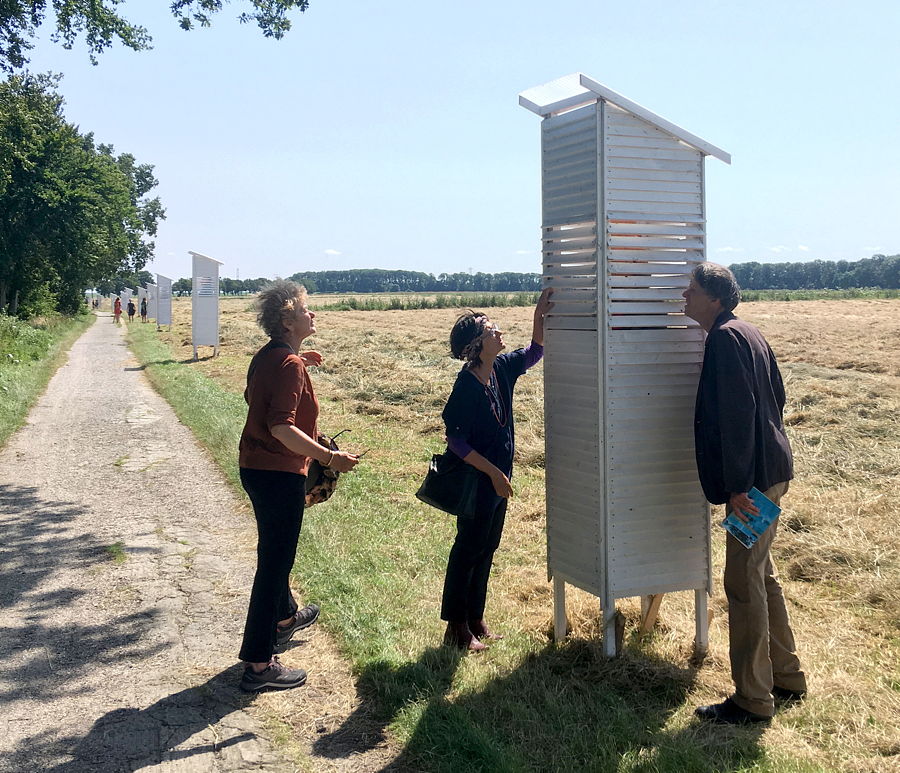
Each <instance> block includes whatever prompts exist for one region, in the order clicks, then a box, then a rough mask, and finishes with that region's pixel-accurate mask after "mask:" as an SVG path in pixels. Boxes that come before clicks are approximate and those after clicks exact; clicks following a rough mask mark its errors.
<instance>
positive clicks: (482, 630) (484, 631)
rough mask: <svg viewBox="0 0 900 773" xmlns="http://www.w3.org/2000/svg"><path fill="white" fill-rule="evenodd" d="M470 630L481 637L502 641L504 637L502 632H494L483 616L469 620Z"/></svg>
mask: <svg viewBox="0 0 900 773" xmlns="http://www.w3.org/2000/svg"><path fill="white" fill-rule="evenodd" d="M469 630H470V631H471V632H472V633H473V634H474V635H475V636H477V637H478V638H479V639H490V640H491V641H500V639H502V638H503V634H502V633H494V632H493V631H492V630H491V629H490V628H488V624H487V623H486V622H485V621H484V618H483V617H482V618H481V620H469Z"/></svg>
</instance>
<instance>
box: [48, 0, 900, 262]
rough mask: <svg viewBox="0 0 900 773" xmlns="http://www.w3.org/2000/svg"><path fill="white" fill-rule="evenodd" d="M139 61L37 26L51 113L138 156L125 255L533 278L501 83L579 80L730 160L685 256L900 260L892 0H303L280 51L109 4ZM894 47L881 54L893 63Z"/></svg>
mask: <svg viewBox="0 0 900 773" xmlns="http://www.w3.org/2000/svg"><path fill="white" fill-rule="evenodd" d="M121 8H122V9H123V11H122V12H123V13H124V15H125V16H126V17H127V18H129V20H131V21H132V22H135V23H141V24H143V25H144V26H146V27H148V28H149V30H150V32H151V34H152V35H153V38H154V45H155V47H154V50H152V51H148V52H142V53H135V52H132V51H129V50H126V49H122V48H121V47H116V48H114V49H113V50H111V51H108V52H107V53H105V54H103V55H102V56H101V58H100V64H99V65H98V66H96V67H93V66H91V65H90V63H89V61H88V58H87V54H86V53H85V50H84V48H83V47H82V46H77V47H76V48H75V49H74V50H73V51H64V50H63V49H61V48H60V47H59V46H54V45H52V44H50V43H49V41H47V39H46V38H44V40H43V41H42V42H40V43H39V46H38V48H37V50H36V51H35V52H34V53H33V56H32V62H31V69H32V70H35V71H42V70H54V71H57V72H62V73H64V75H65V77H64V79H63V82H62V85H61V91H62V93H63V94H64V95H65V97H66V101H67V106H66V115H67V117H68V118H69V120H71V121H73V122H75V123H77V124H79V125H80V126H81V128H82V130H83V131H93V132H94V134H95V136H96V138H97V139H98V141H102V142H108V143H111V144H113V145H114V146H115V147H116V150H117V151H119V152H121V151H128V152H130V153H133V154H134V155H135V156H136V157H137V159H138V161H140V162H143V163H152V164H154V165H155V167H156V175H157V177H158V178H159V180H160V185H159V187H158V189H157V192H158V195H159V196H160V197H161V198H162V200H163V204H164V206H165V208H166V211H167V220H166V221H165V222H164V223H163V224H162V225H161V228H160V233H159V237H158V239H157V240H156V259H155V260H154V262H153V263H152V264H151V265H150V266H148V268H149V270H151V271H158V272H160V273H163V274H166V275H168V276H171V277H173V278H178V277H181V276H189V275H190V270H191V268H190V257H189V256H188V254H187V251H188V250H195V251H198V252H203V253H205V254H207V255H210V256H212V257H214V258H216V259H218V260H220V261H222V262H223V263H224V264H225V265H224V266H223V267H222V276H232V277H233V276H235V275H236V271H238V270H239V271H240V276H241V277H248V276H269V277H272V276H275V275H281V276H288V275H290V274H292V273H294V272H296V271H301V270H325V269H329V268H365V267H377V268H399V269H410V270H422V271H429V272H433V273H440V272H443V271H447V272H452V271H467V270H469V269H471V270H473V271H488V272H495V271H539V270H540V252H539V227H540V170H539V166H538V161H539V124H540V119H539V117H538V116H536V115H534V114H533V113H530V112H529V111H527V110H525V109H524V108H522V107H519V106H518V102H517V95H518V92H520V91H523V90H525V89H527V88H530V87H532V86H536V85H539V84H541V83H545V82H547V81H549V80H553V79H555V78H558V77H560V76H563V75H566V74H568V73H572V72H577V71H581V72H584V73H586V74H587V75H589V76H591V77H592V78H594V79H595V80H597V81H599V82H601V83H603V84H604V85H606V86H608V87H610V88H611V89H613V90H615V91H618V92H619V93H621V94H623V95H624V96H626V97H628V98H629V99H632V100H633V101H635V102H638V103H640V104H642V105H644V106H645V107H647V108H649V109H650V110H652V111H654V112H656V113H657V114H659V115H661V116H663V117H664V118H667V119H668V120H670V121H672V122H674V123H676V124H678V125H680V126H682V127H683V128H684V129H687V130H688V131H690V132H693V133H694V134H697V135H699V136H700V137H702V138H704V139H706V140H708V141H709V142H712V143H713V144H715V145H718V146H719V147H721V148H723V149H725V150H726V151H728V152H730V153H731V154H732V156H733V163H732V165H731V166H728V165H726V164H723V163H722V162H720V161H718V160H716V159H713V158H708V159H707V160H706V165H707V210H708V219H709V224H708V234H709V250H708V257H709V259H710V260H714V261H717V262H722V263H726V264H728V263H734V262H744V261H747V260H760V261H786V260H812V259H816V258H821V259H826V260H839V259H848V260H857V259H859V258H862V257H869V256H871V255H872V254H873V253H877V252H881V253H885V254H896V253H900V98H898V97H900V57H898V55H897V30H898V29H900V3H897V2H896V0H859V1H858V2H855V3H846V2H838V0H818V1H813V0H795V1H793V2H784V0H781V1H780V2H774V1H773V0H762V1H761V2H752V3H743V2H731V1H727V2H726V1H725V0H722V1H717V0H699V1H692V0H689V2H686V3H672V2H671V1H670V0H666V1H665V2H663V1H660V0H649V1H641V0H632V1H631V2H615V3H612V2H607V1H606V0H593V1H589V0H588V1H584V2H582V1H580V0H557V2H553V3H551V2H532V1H531V0H522V1H521V2H515V3H514V2H509V1H508V0H499V1H497V2H490V0H481V1H480V2H471V1H470V0H462V1H461V2H455V3H442V4H438V3H431V2H423V0H394V1H393V2H387V3H372V2H363V1H362V0H345V1H344V2H339V1H338V0H310V9H309V10H308V11H307V12H306V13H304V14H295V15H294V17H293V22H294V28H293V30H291V32H290V33H288V35H287V36H286V37H285V38H284V39H283V40H281V41H272V40H266V39H264V38H263V37H262V35H261V34H260V33H259V31H258V30H257V28H256V27H255V26H251V25H240V24H238V23H237V21H236V17H237V15H238V13H239V11H240V10H241V4H240V3H232V4H231V5H230V6H227V7H226V9H225V10H224V11H223V12H222V13H221V14H219V15H218V16H217V17H216V18H215V21H214V24H213V27H212V28H210V29H197V30H194V31H192V32H184V31H182V30H181V29H179V28H178V26H177V24H176V22H175V20H174V19H173V18H172V17H171V16H170V15H169V13H168V3H167V2H166V1H165V0H141V2H137V0H132V1H131V2H127V3H125V4H123V5H122V6H121ZM892 52H893V53H892Z"/></svg>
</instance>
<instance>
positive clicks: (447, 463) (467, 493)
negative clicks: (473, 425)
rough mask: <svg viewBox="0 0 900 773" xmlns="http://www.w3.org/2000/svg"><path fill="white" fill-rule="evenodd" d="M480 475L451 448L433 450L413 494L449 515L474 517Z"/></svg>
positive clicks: (480, 473)
mask: <svg viewBox="0 0 900 773" xmlns="http://www.w3.org/2000/svg"><path fill="white" fill-rule="evenodd" d="M482 475H483V473H482V472H479V471H478V470H476V469H475V468H474V467H473V466H472V465H471V464H466V463H465V462H464V461H463V460H462V459H460V458H459V457H458V456H457V455H456V454H454V453H453V452H452V451H446V452H445V453H443V454H435V455H434V456H432V457H431V464H429V465H428V472H427V473H426V475H425V480H424V481H422V485H421V486H419V490H418V491H417V492H416V497H417V498H418V499H420V500H421V501H422V502H424V503H425V504H426V505H431V506H432V507H436V508H437V509H438V510H443V511H444V512H445V513H450V515H456V516H459V517H460V518H474V517H475V505H476V502H477V500H478V482H479V480H480V478H481V476H482Z"/></svg>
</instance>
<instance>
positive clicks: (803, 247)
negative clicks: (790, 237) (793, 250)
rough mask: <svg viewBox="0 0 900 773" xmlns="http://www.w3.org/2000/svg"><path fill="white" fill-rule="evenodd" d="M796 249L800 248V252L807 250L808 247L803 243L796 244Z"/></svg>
mask: <svg viewBox="0 0 900 773" xmlns="http://www.w3.org/2000/svg"><path fill="white" fill-rule="evenodd" d="M797 249H798V250H800V252H809V247H807V246H806V245H805V244H798V245H797Z"/></svg>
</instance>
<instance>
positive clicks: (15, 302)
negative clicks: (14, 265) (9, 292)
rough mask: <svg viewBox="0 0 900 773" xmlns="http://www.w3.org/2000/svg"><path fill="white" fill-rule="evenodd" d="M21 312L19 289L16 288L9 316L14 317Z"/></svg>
mask: <svg viewBox="0 0 900 773" xmlns="http://www.w3.org/2000/svg"><path fill="white" fill-rule="evenodd" d="M18 313H19V291H18V290H16V293H15V295H13V299H12V303H11V304H10V305H9V316H11V317H14V316H16V314H18Z"/></svg>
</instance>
